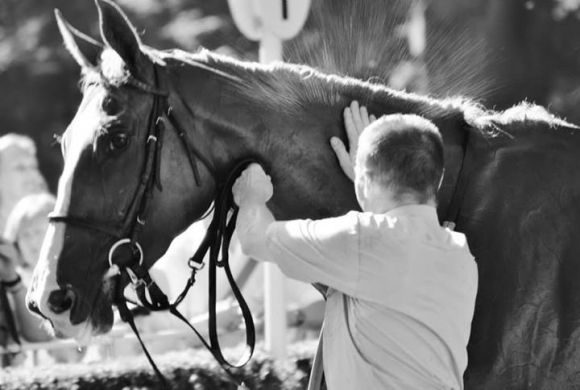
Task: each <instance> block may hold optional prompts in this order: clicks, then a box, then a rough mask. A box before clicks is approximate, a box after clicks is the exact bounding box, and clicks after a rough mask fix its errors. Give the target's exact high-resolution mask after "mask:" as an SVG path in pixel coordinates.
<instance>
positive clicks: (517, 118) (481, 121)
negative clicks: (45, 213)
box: [83, 48, 576, 136]
mask: <svg viewBox="0 0 580 390" xmlns="http://www.w3.org/2000/svg"><path fill="white" fill-rule="evenodd" d="M105 53H107V50H105V52H104V53H103V56H102V58H101V72H100V75H98V76H95V75H94V74H93V75H86V76H85V77H84V78H83V82H84V83H86V82H87V81H93V80H94V78H95V77H102V76H103V75H105V76H107V78H112V80H109V81H108V82H109V83H111V84H119V82H122V81H123V80H124V79H125V78H126V76H127V73H126V71H124V70H117V71H115V68H117V67H118V65H117V64H116V63H115V62H116V60H114V59H113V58H115V56H111V55H106V54H105ZM147 54H148V55H149V56H150V57H151V58H152V59H153V60H154V61H155V62H158V63H159V62H160V63H165V61H166V60H177V61H179V62H185V63H188V64H190V65H191V66H204V67H207V66H209V67H210V68H212V69H215V70H216V71H217V72H220V73H222V74H226V75H229V76H231V77H229V80H227V81H226V82H228V85H229V87H230V88H229V89H230V90H231V91H232V92H233V93H235V94H237V95H238V96H239V98H241V99H247V100H251V101H254V102H257V103H258V104H259V105H261V106H263V107H265V108H268V109H271V110H274V111H276V112H287V113H289V114H294V115H298V114H300V113H303V112H304V110H305V109H306V108H308V107H311V106H320V105H329V106H336V105H344V103H345V99H344V97H345V96H361V97H362V98H361V99H360V100H361V103H362V104H367V102H368V101H369V100H370V99H371V98H373V99H385V101H387V100H388V101H396V102H398V103H399V105H400V106H401V107H406V108H409V107H412V108H413V112H414V113H416V114H418V115H423V116H425V117H427V118H444V117H459V118H462V119H463V120H464V121H465V123H466V124H467V125H469V126H470V127H472V128H476V129H478V130H480V131H481V132H482V133H484V134H486V135H488V136H493V135H497V134H498V132H499V133H502V132H504V131H503V130H500V129H501V128H503V127H505V125H507V124H509V125H515V126H516V127H517V126H518V125H522V126H523V125H530V123H532V124H543V125H545V126H546V127H549V128H553V127H557V126H566V127H576V126H574V125H572V124H570V123H568V122H566V121H565V120H563V119H560V118H558V117H556V116H554V115H552V114H550V113H549V112H548V111H547V110H546V109H544V108H543V107H541V106H538V105H535V104H532V103H529V102H522V103H520V104H518V105H515V106H513V107H512V108H509V109H507V110H505V111H494V110H489V109H485V108H484V107H483V106H482V105H480V104H478V103H477V102H475V101H473V100H471V99H468V98H465V97H445V98H434V97H431V96H426V95H418V94H415V93H408V92H403V91H397V90H394V89H391V88H388V87H386V86H384V85H381V84H376V83H371V82H367V81H362V80H358V79H355V78H352V77H347V76H338V75H330V74H325V73H323V72H320V71H318V70H316V69H314V68H312V67H310V66H306V65H298V64H288V63H283V62H278V63H273V64H268V65H264V64H259V63H256V62H247V61H240V60H236V59H233V58H231V57H227V56H224V55H219V54H216V53H212V52H210V51H208V50H202V51H200V52H198V53H189V52H185V51H182V50H171V51H158V50H154V49H150V48H147Z"/></svg>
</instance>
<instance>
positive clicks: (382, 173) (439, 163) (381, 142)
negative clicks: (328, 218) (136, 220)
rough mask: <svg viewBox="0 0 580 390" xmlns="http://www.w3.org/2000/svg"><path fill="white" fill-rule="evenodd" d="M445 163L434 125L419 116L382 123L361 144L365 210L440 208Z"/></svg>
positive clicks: (358, 169)
mask: <svg viewBox="0 0 580 390" xmlns="http://www.w3.org/2000/svg"><path fill="white" fill-rule="evenodd" d="M443 163H444V159H443V141H442V139H441V134H440V133H439V131H438V129H437V127H436V126H435V125H434V124H433V123H432V122H430V121H428V120H427V119H424V118H422V117H420V116H417V115H402V114H396V115H387V116H383V117H381V118H379V119H378V120H376V121H375V122H373V123H372V124H370V125H369V126H368V127H367V128H365V129H364V131H363V132H362V134H361V136H360V139H359V146H358V151H357V157H356V164H355V184H356V191H357V198H358V200H359V203H360V205H361V207H362V208H363V210H365V211H374V212H385V211H388V208H389V207H397V206H400V205H403V204H410V203H418V204H435V199H436V195H437V190H438V187H439V184H440V182H441V177H442V174H443ZM385 207H386V208H387V209H385Z"/></svg>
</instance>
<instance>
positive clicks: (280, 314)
mask: <svg viewBox="0 0 580 390" xmlns="http://www.w3.org/2000/svg"><path fill="white" fill-rule="evenodd" d="M281 60H282V41H281V40H280V39H279V38H278V37H276V36H275V35H273V34H268V33H264V35H262V39H261V40H260V62H261V63H269V62H273V61H281ZM284 285H285V283H284V275H282V273H281V272H280V269H279V268H278V266H276V265H275V264H273V263H265V264H264V347H265V348H266V350H267V351H268V352H269V353H270V354H271V355H272V357H274V358H276V359H283V358H285V357H286V300H285V298H284Z"/></svg>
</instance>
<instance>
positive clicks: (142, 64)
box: [95, 0, 150, 78]
mask: <svg viewBox="0 0 580 390" xmlns="http://www.w3.org/2000/svg"><path fill="white" fill-rule="evenodd" d="M95 2H96V4H97V8H98V10H99V25H100V28H101V36H102V38H103V41H104V42H105V43H106V44H107V45H108V46H109V47H110V48H111V49H113V50H114V51H115V52H116V53H117V54H118V55H119V57H121V59H122V60H123V62H125V64H126V65H127V67H128V68H129V72H130V73H131V74H132V75H133V76H135V77H137V78H139V77H138V76H139V73H140V72H142V71H144V70H145V69H147V68H146V67H147V66H148V65H149V64H150V61H149V59H148V58H147V56H146V55H145V54H144V53H143V52H142V51H141V40H140V39H139V36H138V35H137V33H136V31H135V28H134V27H133V25H132V24H131V22H130V21H129V19H128V18H127V16H126V15H125V14H124V13H123V11H122V10H121V9H120V8H119V7H118V6H117V5H116V4H114V3H113V2H111V1H109V0H95Z"/></svg>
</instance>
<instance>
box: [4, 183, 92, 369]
mask: <svg viewBox="0 0 580 390" xmlns="http://www.w3.org/2000/svg"><path fill="white" fill-rule="evenodd" d="M54 205H55V197H54V196H53V195H52V194H50V193H40V194H33V195H28V196H25V197H24V198H22V199H21V200H20V201H19V202H18V203H17V204H16V205H15V207H14V209H13V210H12V212H11V213H10V215H9V216H8V220H7V222H6V228H5V230H4V235H3V238H2V239H3V243H2V245H0V279H1V280H2V285H3V286H4V287H5V290H6V292H7V293H8V295H9V296H10V297H11V298H9V299H8V301H9V305H10V309H11V313H12V315H13V318H14V325H16V328H17V331H18V334H19V335H20V336H22V339H23V340H24V341H27V342H39V341H49V340H51V339H52V338H53V336H52V334H51V333H49V331H48V330H47V329H45V328H44V327H42V326H41V325H42V323H43V320H42V319H41V318H40V317H38V316H36V315H34V314H32V313H30V312H29V311H28V309H27V308H26V304H25V296H26V289H27V286H28V285H29V284H30V280H31V278H32V270H33V269H34V267H35V265H36V262H37V260H38V257H39V254H40V248H41V247H42V241H43V239H44V235H45V233H46V230H47V228H48V218H47V216H48V214H49V213H50V212H51V211H52V210H53V209H54ZM7 310H8V309H7V308H6V307H3V308H2V312H3V313H5V315H8V316H9V315H10V314H7ZM12 338H13V337H12ZM48 354H49V355H50V356H51V358H52V359H53V360H54V361H55V362H57V363H63V362H76V361H78V360H80V359H81V358H82V357H83V355H84V350H82V349H77V348H61V349H54V350H50V351H49V352H48Z"/></svg>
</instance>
